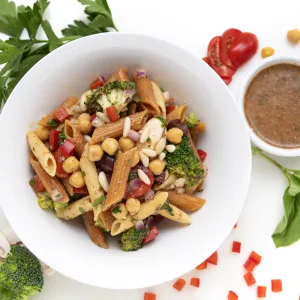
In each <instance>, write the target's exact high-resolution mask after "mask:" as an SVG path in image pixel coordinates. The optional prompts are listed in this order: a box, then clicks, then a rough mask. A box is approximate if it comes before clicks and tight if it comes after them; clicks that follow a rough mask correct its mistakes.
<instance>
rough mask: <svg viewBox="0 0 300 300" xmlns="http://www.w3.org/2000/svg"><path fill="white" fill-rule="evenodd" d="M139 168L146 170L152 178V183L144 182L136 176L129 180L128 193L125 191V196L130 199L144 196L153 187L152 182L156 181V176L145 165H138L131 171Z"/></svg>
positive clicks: (132, 171)
mask: <svg viewBox="0 0 300 300" xmlns="http://www.w3.org/2000/svg"><path fill="white" fill-rule="evenodd" d="M138 169H141V170H142V171H144V173H145V174H146V175H147V176H148V178H149V179H150V184H146V183H144V182H143V181H142V180H141V179H139V178H138V177H137V178H134V179H132V180H130V181H129V182H128V185H127V189H126V193H125V198H126V199H128V198H130V197H133V198H138V197H140V196H143V195H144V194H146V193H147V192H148V191H149V190H150V189H151V187H152V184H153V182H154V176H153V175H152V173H151V172H150V171H149V170H148V169H147V168H145V167H143V166H137V167H135V168H133V169H132V170H131V172H130V173H134V172H137V170H138Z"/></svg>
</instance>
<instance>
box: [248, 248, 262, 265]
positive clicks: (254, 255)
mask: <svg viewBox="0 0 300 300" xmlns="http://www.w3.org/2000/svg"><path fill="white" fill-rule="evenodd" d="M249 258H250V259H252V260H253V261H254V263H255V264H256V265H257V266H258V265H259V264H260V262H261V258H262V257H261V256H260V255H259V254H257V253H256V252H255V251H252V252H251V254H250V256H249Z"/></svg>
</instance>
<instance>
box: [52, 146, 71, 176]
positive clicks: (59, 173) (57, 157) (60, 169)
mask: <svg viewBox="0 0 300 300" xmlns="http://www.w3.org/2000/svg"><path fill="white" fill-rule="evenodd" d="M53 155H54V158H55V161H56V176H57V177H59V178H68V177H69V174H68V173H67V172H66V171H65V170H64V169H63V167H62V165H63V163H64V161H65V158H64V157H63V156H62V154H61V152H60V151H59V150H57V151H55V152H54V154H53Z"/></svg>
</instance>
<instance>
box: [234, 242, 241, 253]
mask: <svg viewBox="0 0 300 300" xmlns="http://www.w3.org/2000/svg"><path fill="white" fill-rule="evenodd" d="M241 246H242V244H241V243H240V242H237V241H233V242H232V252H234V253H240V252H241Z"/></svg>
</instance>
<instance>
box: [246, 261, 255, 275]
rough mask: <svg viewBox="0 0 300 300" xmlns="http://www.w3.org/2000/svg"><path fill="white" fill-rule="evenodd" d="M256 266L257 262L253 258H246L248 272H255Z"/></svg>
mask: <svg viewBox="0 0 300 300" xmlns="http://www.w3.org/2000/svg"><path fill="white" fill-rule="evenodd" d="M255 267H256V264H255V262H254V261H253V260H252V259H250V258H248V259H247V260H246V262H245V263H244V268H245V269H246V270H247V271H248V272H253V270H254V269H255Z"/></svg>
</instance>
